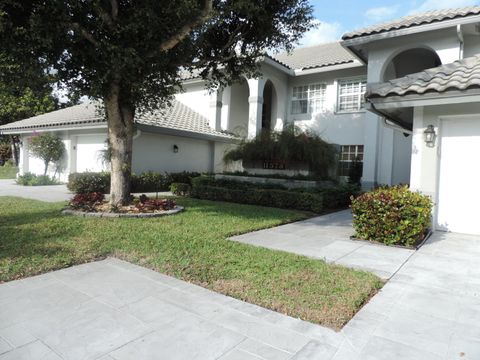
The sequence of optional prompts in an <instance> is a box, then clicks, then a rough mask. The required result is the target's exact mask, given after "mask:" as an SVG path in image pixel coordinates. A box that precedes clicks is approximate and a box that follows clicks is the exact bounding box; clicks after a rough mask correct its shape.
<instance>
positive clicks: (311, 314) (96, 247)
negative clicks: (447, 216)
mask: <svg viewBox="0 0 480 360" xmlns="http://www.w3.org/2000/svg"><path fill="white" fill-rule="evenodd" d="M179 203H180V204H181V205H184V206H186V209H187V210H186V211H185V212H183V213H181V214H179V215H175V216H170V217H164V218H154V219H126V218H121V219H102V218H80V217H68V216H64V215H61V214H60V210H61V209H62V206H63V204H61V203H57V204H51V203H44V202H39V201H32V200H25V199H20V198H12V197H0V234H1V241H0V282H2V281H9V280H13V279H18V278H22V277H26V276H31V275H35V274H39V273H43V272H46V271H49V270H54V269H59V268H63V267H67V266H71V265H74V264H79V263H83V262H88V261H92V260H95V259H99V258H103V257H105V256H109V255H112V256H116V257H119V258H122V259H125V260H128V261H130V262H133V263H136V264H139V265H142V266H146V267H149V268H152V269H154V270H157V271H159V272H162V273H166V274H169V275H172V276H175V277H177V278H180V279H184V280H187V281H190V282H192V283H195V284H199V285H201V286H204V287H206V288H209V289H212V290H215V291H218V292H221V293H224V294H227V295H230V296H233V297H236V298H239V299H242V300H245V301H248V302H251V303H254V304H258V305H261V306H264V307H267V308H270V309H273V310H276V311H280V312H282V313H285V314H288V315H291V316H294V317H299V318H302V319H304V320H308V321H311V322H315V323H319V324H323V325H326V326H329V327H332V328H336V329H338V328H340V327H341V326H342V325H344V324H345V323H346V322H347V321H348V320H349V319H350V318H351V317H352V316H353V315H354V314H355V312H356V311H357V310H358V309H359V307H360V306H362V304H363V303H364V302H365V301H366V300H367V299H368V298H369V297H370V296H371V295H372V294H374V293H375V292H376V291H377V290H378V289H379V288H380V287H381V286H382V282H381V281H380V280H379V279H378V278H377V277H375V276H374V275H372V274H369V273H366V272H360V271H354V270H350V269H346V268H343V267H340V266H334V265H329V264H326V263H325V262H323V261H317V260H311V259H308V258H305V257H301V256H296V255H292V254H288V253H284V252H280V251H272V250H268V249H262V248H257V247H253V246H249V245H245V244H241V243H236V242H232V241H228V240H226V238H227V237H228V236H231V235H234V234H240V233H245V232H248V231H252V230H256V229H261V228H266V227H271V226H274V225H278V224H282V223H286V222H291V221H294V220H298V219H302V218H304V217H305V216H306V215H305V214H302V213H300V212H295V211H287V210H280V209H273V208H263V207H256V206H249V205H239V204H230V203H218V202H210V201H201V200H194V199H179Z"/></svg>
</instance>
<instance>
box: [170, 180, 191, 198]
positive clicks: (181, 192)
mask: <svg viewBox="0 0 480 360" xmlns="http://www.w3.org/2000/svg"><path fill="white" fill-rule="evenodd" d="M170 191H171V192H172V193H173V195H177V196H188V195H190V193H191V192H192V187H191V186H190V184H185V183H172V185H170Z"/></svg>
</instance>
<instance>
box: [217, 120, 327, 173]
mask: <svg viewBox="0 0 480 360" xmlns="http://www.w3.org/2000/svg"><path fill="white" fill-rule="evenodd" d="M335 154H336V149H335V147H334V146H333V145H331V144H329V143H327V142H325V141H324V140H322V139H321V138H320V137H319V136H318V135H316V134H314V133H312V132H303V131H301V130H300V129H298V128H296V127H294V126H287V127H286V128H285V129H284V130H283V131H282V132H263V133H262V134H260V135H258V136H257V137H256V138H255V139H253V140H248V141H245V142H243V143H241V144H240V145H239V146H238V147H237V148H235V149H233V150H230V151H229V152H227V153H226V154H225V156H224V160H225V161H226V162H231V161H237V160H243V161H254V162H256V161H259V160H261V161H264V160H268V161H284V162H287V163H297V164H298V163H305V164H308V167H309V170H310V171H312V172H313V173H315V174H316V175H317V177H319V178H322V179H324V178H328V176H329V170H330V169H331V168H332V167H333V165H334V164H335Z"/></svg>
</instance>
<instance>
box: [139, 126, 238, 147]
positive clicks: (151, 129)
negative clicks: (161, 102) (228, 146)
mask: <svg viewBox="0 0 480 360" xmlns="http://www.w3.org/2000/svg"><path fill="white" fill-rule="evenodd" d="M135 127H136V128H137V129H140V130H141V131H143V132H147V133H153V134H163V135H170V136H178V137H185V138H192V139H198V140H208V141H216V142H222V143H239V142H240V140H241V139H238V138H230V137H224V136H220V135H219V136H217V135H213V134H204V133H199V132H194V131H187V130H179V129H172V128H167V127H162V126H154V125H146V124H135Z"/></svg>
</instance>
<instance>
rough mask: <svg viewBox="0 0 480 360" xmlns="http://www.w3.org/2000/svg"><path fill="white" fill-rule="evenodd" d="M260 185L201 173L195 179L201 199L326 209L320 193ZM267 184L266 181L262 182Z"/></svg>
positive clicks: (195, 191)
mask: <svg viewBox="0 0 480 360" xmlns="http://www.w3.org/2000/svg"><path fill="white" fill-rule="evenodd" d="M257 185H260V184H250V183H241V182H235V181H231V180H215V179H214V178H212V177H207V176H201V177H197V178H194V179H193V180H192V196H193V197H196V198H199V199H207V200H215V201H230V202H235V203H241V204H252V205H261V206H270V207H278V208H284V209H297V210H305V211H312V212H316V213H320V212H322V211H323V210H324V208H323V198H322V196H321V195H320V194H313V193H308V192H303V193H302V192H298V191H289V190H285V189H283V188H280V189H278V188H268V187H263V188H261V187H257ZM262 185H263V184H262Z"/></svg>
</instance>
